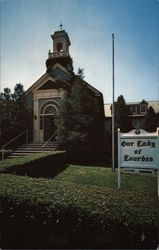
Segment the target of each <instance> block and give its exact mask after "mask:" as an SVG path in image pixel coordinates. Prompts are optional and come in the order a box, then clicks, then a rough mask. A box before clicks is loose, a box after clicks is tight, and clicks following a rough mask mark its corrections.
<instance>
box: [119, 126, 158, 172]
mask: <svg viewBox="0 0 159 250" xmlns="http://www.w3.org/2000/svg"><path fill="white" fill-rule="evenodd" d="M158 131H159V130H157V132H155V133H148V132H146V131H144V130H142V129H141V130H132V131H131V132H129V133H120V132H119V131H118V155H119V160H120V162H119V164H120V167H124V168H128V167H129V168H144V169H145V168H152V169H157V168H159V139H158V138H159V137H158Z"/></svg>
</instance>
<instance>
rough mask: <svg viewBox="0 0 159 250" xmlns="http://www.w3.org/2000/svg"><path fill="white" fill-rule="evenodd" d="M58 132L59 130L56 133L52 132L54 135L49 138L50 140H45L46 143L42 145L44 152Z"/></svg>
mask: <svg viewBox="0 0 159 250" xmlns="http://www.w3.org/2000/svg"><path fill="white" fill-rule="evenodd" d="M56 134H57V130H56V132H54V133H53V134H52V136H51V137H50V138H49V139H48V141H47V142H45V143H44V144H43V146H42V151H43V152H44V149H45V147H46V146H47V145H48V143H49V142H50V141H51V139H52V138H54V137H55V136H56Z"/></svg>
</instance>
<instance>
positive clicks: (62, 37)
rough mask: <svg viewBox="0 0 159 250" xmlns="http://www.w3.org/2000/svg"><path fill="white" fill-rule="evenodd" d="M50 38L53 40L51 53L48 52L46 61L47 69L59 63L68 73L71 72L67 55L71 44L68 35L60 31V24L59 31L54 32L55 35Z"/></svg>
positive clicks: (70, 59) (69, 59) (70, 64)
mask: <svg viewBox="0 0 159 250" xmlns="http://www.w3.org/2000/svg"><path fill="white" fill-rule="evenodd" d="M51 38H52V40H53V52H51V51H50V50H49V53H48V59H47V61H46V67H47V69H48V68H49V67H50V66H51V65H54V64H55V63H59V64H61V65H62V66H64V67H65V68H66V69H67V70H68V71H69V72H72V71H73V67H72V58H71V57H70V54H69V46H70V45H71V42H70V39H69V36H68V34H67V33H66V32H65V30H63V29H62V24H60V30H58V31H55V33H54V34H53V35H51Z"/></svg>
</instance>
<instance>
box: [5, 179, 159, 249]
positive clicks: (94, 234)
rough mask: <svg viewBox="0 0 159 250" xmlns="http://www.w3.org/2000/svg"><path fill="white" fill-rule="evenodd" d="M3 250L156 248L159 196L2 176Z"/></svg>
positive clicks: (46, 180)
mask: <svg viewBox="0 0 159 250" xmlns="http://www.w3.org/2000/svg"><path fill="white" fill-rule="evenodd" d="M0 199H1V208H0V210H1V222H2V223H1V232H2V234H1V236H2V237H1V241H2V242H1V247H2V248H157V241H158V240H157V231H158V224H159V209H158V198H157V197H155V196H150V195H149V194H147V193H137V192H135V191H119V190H116V189H111V188H104V187H101V188H99V187H96V186H89V185H76V184H73V183H64V182H62V181H54V180H48V179H43V178H39V179H33V178H30V177H27V176H24V177H22V176H15V175H9V174H1V175H0Z"/></svg>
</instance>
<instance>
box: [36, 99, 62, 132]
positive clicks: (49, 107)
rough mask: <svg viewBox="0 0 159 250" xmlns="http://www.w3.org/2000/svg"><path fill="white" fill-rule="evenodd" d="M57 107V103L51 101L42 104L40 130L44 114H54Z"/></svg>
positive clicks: (42, 125)
mask: <svg viewBox="0 0 159 250" xmlns="http://www.w3.org/2000/svg"><path fill="white" fill-rule="evenodd" d="M57 110H58V108H57V105H55V104H54V103H52V102H47V103H46V104H44V105H43V106H42V108H41V110H40V130H43V128H44V117H45V116H52V117H53V116H54V115H55V113H56V112H57Z"/></svg>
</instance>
